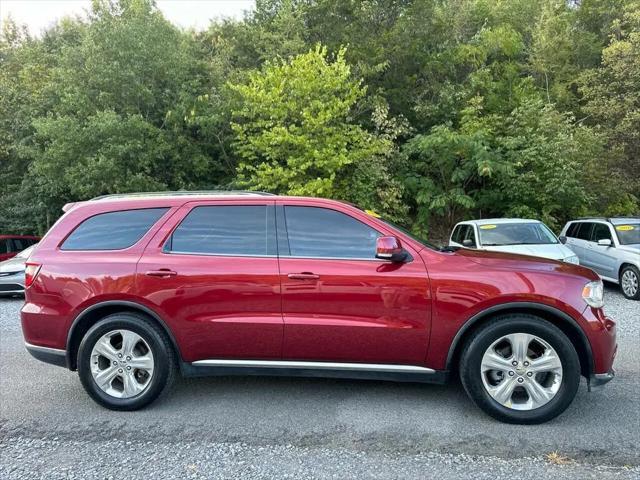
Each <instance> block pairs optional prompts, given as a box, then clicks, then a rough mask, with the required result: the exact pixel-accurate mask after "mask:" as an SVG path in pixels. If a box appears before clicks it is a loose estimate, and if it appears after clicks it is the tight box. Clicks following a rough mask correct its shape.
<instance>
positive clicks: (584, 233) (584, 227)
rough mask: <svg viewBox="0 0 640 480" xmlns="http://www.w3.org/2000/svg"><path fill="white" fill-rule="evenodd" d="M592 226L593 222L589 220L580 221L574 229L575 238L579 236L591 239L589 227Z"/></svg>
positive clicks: (583, 238) (582, 238)
mask: <svg viewBox="0 0 640 480" xmlns="http://www.w3.org/2000/svg"><path fill="white" fill-rule="evenodd" d="M592 227H593V223H589V222H581V223H580V225H579V226H578V229H577V230H576V236H575V238H579V239H581V240H591V229H592Z"/></svg>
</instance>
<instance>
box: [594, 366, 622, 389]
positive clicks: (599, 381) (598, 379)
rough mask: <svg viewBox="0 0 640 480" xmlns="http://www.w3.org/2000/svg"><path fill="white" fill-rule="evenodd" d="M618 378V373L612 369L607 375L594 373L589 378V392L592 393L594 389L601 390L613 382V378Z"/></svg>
mask: <svg viewBox="0 0 640 480" xmlns="http://www.w3.org/2000/svg"><path fill="white" fill-rule="evenodd" d="M615 376H616V371H615V370H614V369H613V368H611V369H610V370H609V371H608V372H607V373H594V374H593V375H591V377H589V383H588V384H589V391H590V392H591V391H592V390H594V389H596V390H597V389H599V388H601V387H602V386H604V385H606V384H607V383H609V382H610V381H611V380H613V377H615Z"/></svg>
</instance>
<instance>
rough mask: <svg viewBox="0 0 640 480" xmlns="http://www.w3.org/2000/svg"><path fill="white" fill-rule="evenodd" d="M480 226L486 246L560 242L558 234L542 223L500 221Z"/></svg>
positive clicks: (482, 239)
mask: <svg viewBox="0 0 640 480" xmlns="http://www.w3.org/2000/svg"><path fill="white" fill-rule="evenodd" d="M478 228H479V230H480V240H481V242H482V245H483V246H486V247H493V246H503V245H548V244H554V243H558V240H557V239H556V236H555V235H554V234H553V233H552V232H551V230H549V228H548V227H547V226H546V225H544V224H542V223H499V224H492V225H480V226H479V227H478Z"/></svg>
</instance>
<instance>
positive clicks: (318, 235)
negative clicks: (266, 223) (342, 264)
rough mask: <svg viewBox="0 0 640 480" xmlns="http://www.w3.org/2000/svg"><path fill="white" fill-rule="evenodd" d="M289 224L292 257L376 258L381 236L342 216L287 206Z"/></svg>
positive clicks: (322, 210)
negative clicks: (377, 245)
mask: <svg viewBox="0 0 640 480" xmlns="http://www.w3.org/2000/svg"><path fill="white" fill-rule="evenodd" d="M285 221H286V224H287V232H288V237H289V248H290V252H291V255H292V256H295V257H324V258H372V259H373V258H375V254H376V238H378V237H379V236H380V233H378V231H376V230H374V229H373V228H371V227H369V226H368V225H365V224H364V223H362V222H360V221H359V220H356V219H355V218H353V217H351V216H349V215H346V214H344V213H342V212H338V211H336V210H331V209H328V208H321V207H296V206H286V207H285Z"/></svg>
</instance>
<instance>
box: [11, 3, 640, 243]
mask: <svg viewBox="0 0 640 480" xmlns="http://www.w3.org/2000/svg"><path fill="white" fill-rule="evenodd" d="M224 188H246V189H259V190H267V191H271V192H274V193H284V194H293V195H315V196H324V197H331V198H339V199H344V200H347V201H351V202H354V203H357V204H359V205H361V206H363V207H366V208H371V209H374V210H376V211H378V212H380V213H383V214H385V215H387V216H389V217H390V218H392V219H394V220H396V221H397V222H399V223H402V224H405V225H407V226H410V227H411V228H413V229H414V230H415V231H417V232H419V233H423V234H424V233H428V234H430V235H431V236H435V237H439V236H442V235H443V234H444V233H445V232H446V231H447V230H448V229H449V228H450V227H451V226H452V224H453V223H454V222H456V221H458V220H460V219H464V218H472V217H488V216H503V215H513V216H526V217H535V218H540V219H542V220H544V221H546V222H548V223H549V224H551V225H552V226H555V227H558V226H559V225H561V224H562V222H563V221H565V220H566V219H568V218H570V217H575V216H578V215H587V214H632V213H637V212H638V205H639V199H640V1H638V0H572V1H569V0H538V1H531V0H509V1H503V0H366V1H363V0H258V2H257V6H256V9H255V11H253V12H251V13H249V14H247V16H246V17H245V18H244V19H243V20H242V21H234V20H226V21H222V22H214V23H212V24H211V25H210V27H209V29H208V30H207V31H204V32H193V31H183V30H180V29H178V28H176V27H175V26H173V25H172V24H171V23H169V22H168V21H167V20H166V19H164V17H163V16H162V14H161V13H160V12H159V11H158V10H157V8H156V7H155V5H154V3H153V2H152V1H151V0H118V1H116V0H113V1H107V0H95V1H94V3H93V7H92V9H91V12H89V15H88V18H87V19H64V20H62V21H61V22H59V23H58V24H57V25H55V26H53V27H52V28H50V29H49V30H47V31H44V32H43V33H42V34H41V35H39V36H38V37H32V36H30V35H29V34H28V33H27V32H26V31H25V30H24V29H22V28H20V27H19V26H17V25H15V24H14V23H12V22H10V21H9V22H5V24H4V26H3V32H2V36H1V37H0V196H1V198H2V201H1V202H0V231H2V232H16V233H19V232H24V233H28V232H29V233H30V232H33V233H43V232H44V231H45V230H46V229H47V228H48V227H49V226H50V225H51V224H52V222H53V221H55V219H56V218H57V217H58V216H59V215H60V213H61V210H60V208H61V206H62V205H64V203H66V202H70V201H75V200H80V199H87V198H91V197H93V196H97V195H101V194H106V193H113V192H129V191H149V190H167V189H174V190H175V189H224Z"/></svg>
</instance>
